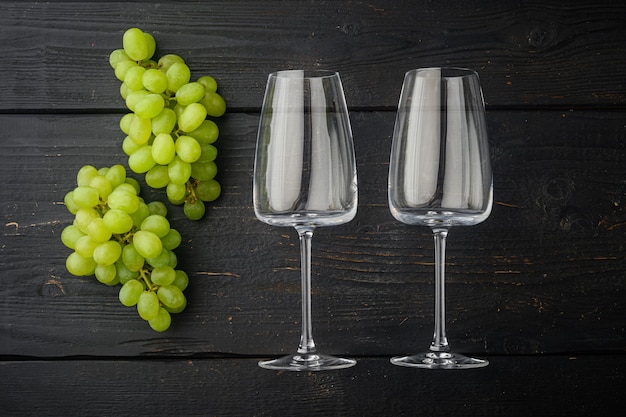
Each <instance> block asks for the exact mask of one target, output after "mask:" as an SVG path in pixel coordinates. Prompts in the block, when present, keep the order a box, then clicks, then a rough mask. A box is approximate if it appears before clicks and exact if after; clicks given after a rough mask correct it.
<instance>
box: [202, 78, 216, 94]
mask: <svg viewBox="0 0 626 417" xmlns="http://www.w3.org/2000/svg"><path fill="white" fill-rule="evenodd" d="M198 82H199V83H200V84H202V85H203V86H204V88H205V90H206V91H210V92H212V93H214V92H216V91H217V81H215V78H213V77H211V76H209V75H203V76H202V77H200V78H198Z"/></svg>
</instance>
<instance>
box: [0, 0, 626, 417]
mask: <svg viewBox="0 0 626 417" xmlns="http://www.w3.org/2000/svg"><path fill="white" fill-rule="evenodd" d="M625 21H626V6H624V5H621V4H620V3H619V2H614V1H598V2H593V3H589V2H582V1H569V2H565V1H550V2H539V1H537V2H532V1H529V2H499V1H477V2H471V4H470V3H468V2H463V1H442V2H430V1H370V2H367V1H265V0H264V1H207V2H113V1H110V2H104V1H92V2H85V1H84V2H47V3H36V2H6V1H0V39H1V40H2V42H1V43H0V52H2V57H3V60H2V65H1V66H0V86H2V87H3V88H2V94H0V126H1V132H2V137H1V138H0V178H2V183H1V185H2V186H1V187H0V216H1V218H2V223H1V224H0V226H1V227H2V233H1V234H0V384H1V385H0V415H3V416H4V415H7V416H31V415H63V416H72V415H76V416H83V415H103V416H105V415H180V416H187V415H189V416H191V415H202V416H204V415H206V416H282V415H306V416H317V415H319V416H322V415H324V416H329V415H337V416H351V415H354V416H367V415H376V416H413V415H428V416H432V415H436V414H437V415H455V416H476V415H489V416H503V415H507V416H516V415H528V414H534V415H567V416H577V415H580V416H582V415H593V416H597V415H605V414H606V413H607V412H609V411H611V410H613V409H614V408H615V407H616V406H618V405H620V404H621V402H620V399H621V395H620V394H622V393H623V392H624V388H625V387H626V381H625V380H624V378H625V377H624V375H625V373H626V335H625V330H624V327H625V325H626V303H625V302H624V297H625V291H626V278H625V276H624V269H625V267H626V258H625V255H626V247H625V244H624V241H625V237H626V211H625V208H624V207H625V205H626V86H625V85H624V79H626V70H624V68H626V67H625V65H626V46H625V45H626V26H625V25H624V22H625ZM130 26H139V27H142V28H143V29H145V30H147V31H150V32H152V33H153V34H154V35H155V38H156V40H157V43H158V46H159V49H158V54H159V55H161V54H164V53H168V52H176V53H179V54H180V55H181V56H183V57H185V58H186V59H187V61H188V62H189V64H190V66H191V68H192V72H193V73H194V74H196V75H204V74H210V75H213V76H214V77H215V78H216V79H217V80H218V82H219V83H220V92H221V93H222V94H223V96H224V97H225V98H226V100H227V102H228V106H229V107H228V113H227V114H226V115H225V116H224V117H222V118H220V119H218V120H217V122H218V124H219V126H220V129H221V135H220V139H219V141H218V143H217V145H218V147H219V152H220V153H219V157H218V165H219V168H220V173H219V180H220V182H221V183H222V186H223V195H222V196H221V197H220V199H219V200H218V201H216V202H215V203H214V204H212V205H210V206H209V208H208V213H207V216H206V217H205V218H204V219H203V220H201V221H199V222H190V221H188V220H186V219H185V218H184V216H183V215H182V212H181V210H180V209H179V208H178V207H173V206H170V221H171V222H172V224H173V225H174V226H175V227H176V228H177V229H178V230H179V231H180V232H181V234H182V235H183V237H184V242H183V244H182V246H181V247H180V248H179V249H178V250H177V254H178V257H179V260H180V263H181V266H182V267H183V269H185V270H186V271H187V272H188V273H189V275H190V277H191V284H190V288H189V290H187V294H188V297H189V306H188V308H187V310H185V312H183V313H181V314H179V315H176V316H175V317H174V324H173V326H172V328H171V329H170V330H168V332H166V333H164V334H157V333H154V332H153V331H151V330H150V329H149V328H148V327H147V326H146V324H145V323H144V322H143V321H142V320H140V319H139V318H138V317H137V315H136V313H135V312H133V311H132V310H131V309H128V308H125V307H123V306H122V305H121V304H120V303H119V302H118V301H117V291H116V289H115V288H108V287H105V286H103V285H101V284H98V283H97V282H96V281H95V279H93V278H76V277H72V276H71V275H69V274H68V273H67V271H66V270H65V266H64V260H65V257H66V256H67V254H68V250H67V249H66V248H65V247H63V246H62V244H61V243H60V240H59V239H60V233H61V231H62V229H63V228H64V227H65V226H66V225H68V224H70V222H71V221H72V216H71V215H70V214H69V213H68V212H67V211H66V210H65V207H64V206H63V204H62V201H63V196H64V194H65V193H66V192H67V191H69V190H70V189H71V188H73V186H74V178H75V174H76V171H77V170H78V169H79V168H80V167H81V166H82V165H84V164H86V163H89V164H92V165H95V166H110V165H112V164H115V163H124V162H125V156H124V154H123V152H122V150H121V140H122V134H121V132H120V131H119V127H118V121H119V118H120V117H121V115H122V114H124V113H125V109H124V105H123V102H122V101H121V99H120V98H119V90H118V86H119V82H118V81H117V80H116V79H115V78H114V76H113V74H112V70H111V68H110V67H109V66H108V53H109V52H110V51H112V50H113V49H115V48H118V47H120V44H121V35H122V33H123V31H124V30H125V29H126V28H128V27H130ZM430 65H458V66H467V67H472V68H475V69H476V70H478V71H479V73H480V75H481V79H482V82H483V89H484V94H485V99H486V102H487V108H488V114H487V119H488V120H487V121H488V125H489V132H490V136H491V145H492V150H493V160H494V175H495V177H494V194H495V207H494V211H493V214H492V216H491V217H490V218H489V219H488V220H487V221H486V222H485V223H483V224H481V225H479V226H475V227H471V228H457V229H453V230H452V231H451V234H450V238H449V245H448V265H447V272H448V287H447V289H448V291H447V295H448V320H449V325H448V327H449V329H448V333H449V338H450V341H451V343H452V345H453V346H454V347H455V348H456V349H457V350H460V351H463V352H472V353H475V354H476V355H479V356H483V357H488V358H489V359H490V361H491V364H490V366H489V367H488V368H485V369H481V370H473V371H469V372H430V371H419V370H409V369H400V368H396V367H393V366H392V365H391V364H389V357H390V356H392V355H396V354H405V353H410V352H413V351H415V350H418V349H420V350H421V349H422V348H424V347H426V346H427V345H428V343H429V342H430V340H429V339H430V335H431V332H432V319H431V314H432V296H433V289H432V268H433V266H432V262H433V254H432V252H433V244H432V241H431V240H432V239H431V237H430V232H429V231H428V230H426V229H422V228H411V227H408V226H405V225H402V224H400V223H398V222H397V221H395V220H394V219H393V218H392V217H391V214H390V213H389V210H388V208H387V196H386V181H387V164H388V153H389V148H390V144H391V142H390V141H391V133H392V131H393V122H394V117H395V105H396V103H397V99H398V95H399V92H400V87H401V84H402V77H403V74H404V72H405V71H406V70H409V69H411V68H415V67H421V66H430ZM301 67H324V68H332V69H336V70H338V71H339V72H340V73H341V75H342V79H343V82H344V88H345V90H346V97H347V101H348V105H349V107H350V111H351V114H350V116H351V122H352V128H353V132H354V137H355V146H356V154H357V163H358V171H359V203H360V204H359V211H358V214H357V217H356V218H355V220H354V221H352V222H350V223H348V224H346V225H343V226H339V227H333V228H324V229H319V230H318V232H317V233H316V236H315V238H314V246H313V274H314V275H313V287H314V289H313V290H314V293H313V308H314V310H313V313H314V333H315V336H316V341H317V342H318V344H319V345H320V347H321V348H322V349H323V350H325V351H329V352H334V353H345V354H347V355H350V356H352V357H356V358H357V359H358V361H359V363H358V365H357V366H356V367H354V368H351V369H348V370H343V371H338V372H330V373H318V374H284V373H276V372H272V371H267V370H262V369H260V368H258V367H257V366H256V361H257V360H258V359H260V358H266V357H271V356H276V355H279V354H282V353H286V352H289V351H291V350H293V348H295V346H296V345H297V342H298V337H299V320H300V317H299V314H300V313H299V293H300V288H299V278H298V266H299V261H298V256H299V255H298V242H297V237H296V234H295V231H293V230H291V229H281V228H272V227H269V226H267V225H264V224H262V223H261V222H259V221H258V220H256V219H255V217H254V213H253V210H252V192H251V183H252V168H253V153H254V146H255V141H256V129H257V125H258V115H259V110H260V109H259V107H260V103H261V98H262V95H263V90H264V85H265V79H266V77H267V73H268V72H271V71H274V70H277V69H283V68H301ZM143 190H144V196H145V197H146V198H147V199H150V200H153V199H160V200H164V196H163V194H162V193H161V192H160V191H154V190H149V189H148V188H147V187H144V188H143Z"/></svg>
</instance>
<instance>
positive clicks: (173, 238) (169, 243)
mask: <svg viewBox="0 0 626 417" xmlns="http://www.w3.org/2000/svg"><path fill="white" fill-rule="evenodd" d="M79 232H80V231H79ZM182 241H183V239H182V236H181V235H180V232H178V230H176V229H172V228H170V230H169V231H168V232H167V234H166V235H165V236H163V237H162V238H161V243H162V244H163V247H164V248H165V249H168V250H170V251H172V250H174V249H176V248H177V247H178V246H179V245H180V244H181V242H182Z"/></svg>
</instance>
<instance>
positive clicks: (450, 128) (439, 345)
mask: <svg viewBox="0 0 626 417" xmlns="http://www.w3.org/2000/svg"><path fill="white" fill-rule="evenodd" d="M388 185H389V207H390V209H391V213H392V214H393V216H394V217H395V218H396V219H397V220H399V221H401V222H403V223H406V224H410V225H420V226H428V227H430V228H431V229H432V231H433V235H434V241H435V325H434V328H435V329H434V334H433V341H432V343H431V346H430V349H429V350H428V351H427V352H424V353H418V354H416V355H411V356H403V357H394V358H392V359H391V362H392V363H393V364H395V365H401V366H410V367H420V368H429V369H463V368H477V367H482V366H486V365H487V364H488V361H487V360H483V359H475V358H470V357H467V356H464V355H461V354H458V353H452V352H451V351H450V347H449V345H448V340H447V337H446V328H445V291H444V286H445V280H444V272H445V247H446V237H447V235H448V230H449V229H450V227H452V226H471V225H475V224H478V223H480V222H482V221H483V220H485V219H486V218H487V217H488V216H489V214H490V212H491V206H492V201H493V196H492V195H493V191H492V190H493V185H492V171H491V162H490V156H489V144H488V140H487V127H486V123H485V108H484V103H483V96H482V91H481V88H480V81H479V79H478V74H477V73H476V72H475V71H472V70H469V69H463V68H425V69H416V70H412V71H409V72H407V73H406V75H405V78H404V83H403V85H402V92H401V94H400V101H399V104H398V113H397V115H396V122H395V128H394V133H393V143H392V149H391V159H390V166H389V184H388Z"/></svg>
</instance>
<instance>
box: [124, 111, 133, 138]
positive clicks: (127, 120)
mask: <svg viewBox="0 0 626 417" xmlns="http://www.w3.org/2000/svg"><path fill="white" fill-rule="evenodd" d="M134 117H135V114H134V113H126V114H125V115H124V116H122V118H121V119H120V130H121V131H122V132H124V133H125V134H126V135H128V132H130V123H131V122H132V121H133V118H134Z"/></svg>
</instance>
